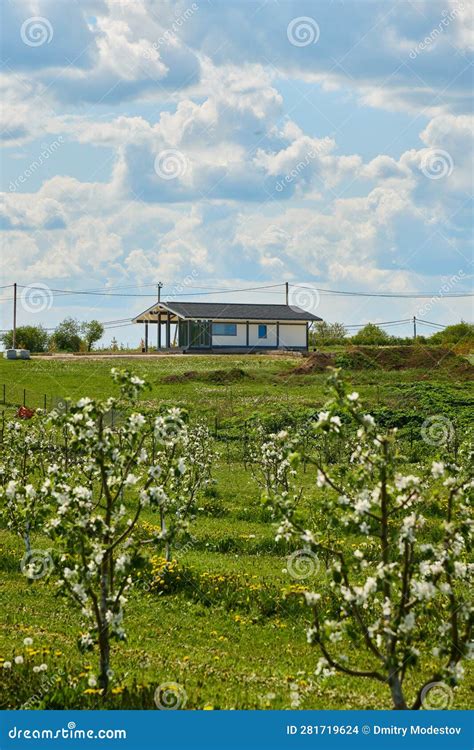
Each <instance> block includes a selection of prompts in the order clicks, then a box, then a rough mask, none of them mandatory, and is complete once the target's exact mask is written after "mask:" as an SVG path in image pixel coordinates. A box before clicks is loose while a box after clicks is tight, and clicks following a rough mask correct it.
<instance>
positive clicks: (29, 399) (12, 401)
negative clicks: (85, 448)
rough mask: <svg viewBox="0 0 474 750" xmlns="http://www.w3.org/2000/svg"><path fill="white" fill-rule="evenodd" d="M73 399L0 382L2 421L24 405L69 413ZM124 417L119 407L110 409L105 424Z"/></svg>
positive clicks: (118, 420) (119, 420)
mask: <svg viewBox="0 0 474 750" xmlns="http://www.w3.org/2000/svg"><path fill="white" fill-rule="evenodd" d="M72 403H73V401H72V400H71V399H68V398H66V397H64V396H59V395H57V394H51V393H38V392H37V391H34V390H33V389H32V388H23V387H22V386H21V385H15V384H14V383H2V384H0V406H3V407H4V408H3V410H2V421H4V420H5V415H6V413H7V412H11V411H12V410H15V409H16V410H18V409H20V408H21V407H22V406H23V407H25V408H27V409H31V410H36V409H43V410H44V411H46V412H52V411H57V412H59V413H63V414H67V413H68V411H69V410H70V408H71V404H72ZM122 419H123V412H122V411H120V410H118V409H114V408H112V409H110V411H108V412H107V413H106V414H105V415H104V421H105V424H107V425H110V426H111V427H115V426H116V425H118V424H120V422H121V421H122Z"/></svg>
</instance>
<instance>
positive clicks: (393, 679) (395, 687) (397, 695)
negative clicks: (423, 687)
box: [388, 674, 408, 710]
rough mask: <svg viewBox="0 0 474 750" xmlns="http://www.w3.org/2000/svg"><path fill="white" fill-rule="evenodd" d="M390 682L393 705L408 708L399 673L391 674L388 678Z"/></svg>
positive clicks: (396, 707)
mask: <svg viewBox="0 0 474 750" xmlns="http://www.w3.org/2000/svg"><path fill="white" fill-rule="evenodd" d="M388 684H389V686H390V692H391V693H392V701H393V707H394V708H395V709H398V710H406V709H407V708H408V706H407V704H406V702H405V697H404V695H403V690H402V685H401V682H400V680H399V678H398V675H397V674H393V675H390V677H389V678H388Z"/></svg>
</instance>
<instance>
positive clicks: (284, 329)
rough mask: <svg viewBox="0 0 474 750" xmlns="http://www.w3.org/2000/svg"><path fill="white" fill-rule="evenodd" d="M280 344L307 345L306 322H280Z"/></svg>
mask: <svg viewBox="0 0 474 750" xmlns="http://www.w3.org/2000/svg"><path fill="white" fill-rule="evenodd" d="M280 346H306V323H292V324H291V325H289V324H285V323H280Z"/></svg>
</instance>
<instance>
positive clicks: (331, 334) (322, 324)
mask: <svg viewBox="0 0 474 750" xmlns="http://www.w3.org/2000/svg"><path fill="white" fill-rule="evenodd" d="M346 336H347V331H346V329H345V327H344V325H343V324H342V323H328V322H326V321H325V320H319V321H318V322H317V323H316V324H315V325H314V328H313V329H312V330H311V331H310V334H309V343H310V345H311V346H327V345H332V344H342V343H345V341H346Z"/></svg>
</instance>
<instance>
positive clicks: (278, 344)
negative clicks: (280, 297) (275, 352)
mask: <svg viewBox="0 0 474 750" xmlns="http://www.w3.org/2000/svg"><path fill="white" fill-rule="evenodd" d="M279 348H280V321H279V320H277V349H279Z"/></svg>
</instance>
